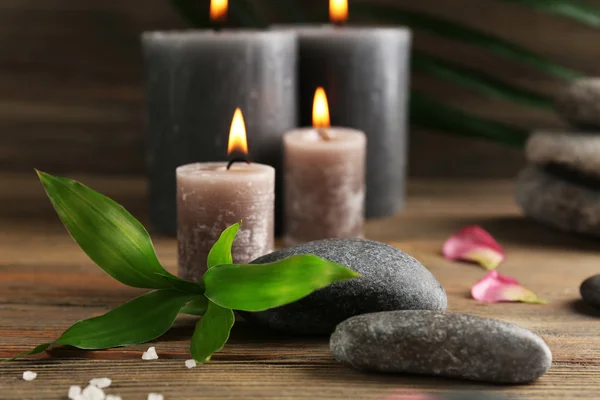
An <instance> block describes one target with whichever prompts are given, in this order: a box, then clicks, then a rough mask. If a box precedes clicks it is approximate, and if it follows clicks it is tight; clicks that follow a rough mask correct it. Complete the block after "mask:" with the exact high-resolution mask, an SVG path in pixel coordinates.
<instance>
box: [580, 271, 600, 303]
mask: <svg viewBox="0 0 600 400" xmlns="http://www.w3.org/2000/svg"><path fill="white" fill-rule="evenodd" d="M579 292H580V293H581V298H582V299H583V301H585V302H586V303H587V304H589V305H590V306H592V307H596V308H600V275H595V276H592V277H591V278H588V279H586V280H585V281H583V283H582V284H581V287H580V288H579Z"/></svg>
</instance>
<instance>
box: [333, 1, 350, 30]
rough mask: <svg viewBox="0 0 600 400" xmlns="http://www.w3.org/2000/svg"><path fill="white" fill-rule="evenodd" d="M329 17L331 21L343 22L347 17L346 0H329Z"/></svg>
mask: <svg viewBox="0 0 600 400" xmlns="http://www.w3.org/2000/svg"><path fill="white" fill-rule="evenodd" d="M329 18H330V19H331V22H333V23H337V24H340V23H344V22H346V20H347V19H348V0H329Z"/></svg>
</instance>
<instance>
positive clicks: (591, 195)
mask: <svg viewBox="0 0 600 400" xmlns="http://www.w3.org/2000/svg"><path fill="white" fill-rule="evenodd" d="M516 201H517V203H518V204H519V205H520V206H521V208H522V209H523V212H524V213H525V215H527V216H528V217H531V218H533V219H535V220H536V221H539V222H542V223H545V224H547V225H550V226H553V227H555V228H558V229H561V230H564V231H566V232H573V233H580V234H585V235H593V236H600V190H598V189H595V188H590V187H587V186H584V185H581V184H578V183H573V182H569V181H567V180H565V179H562V178H559V177H557V176H554V175H553V174H550V173H548V172H546V171H544V170H543V169H542V168H540V167H537V166H529V167H526V168H525V170H523V171H522V172H521V174H520V175H519V177H518V178H517V182H516Z"/></svg>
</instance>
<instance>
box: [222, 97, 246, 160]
mask: <svg viewBox="0 0 600 400" xmlns="http://www.w3.org/2000/svg"><path fill="white" fill-rule="evenodd" d="M234 152H236V153H242V154H244V155H248V139H246V124H245V123H244V116H243V115H242V110H240V109H239V108H238V109H236V110H235V113H234V114H233V120H232V121H231V129H230V130H229V146H227V155H231V154H232V153H234Z"/></svg>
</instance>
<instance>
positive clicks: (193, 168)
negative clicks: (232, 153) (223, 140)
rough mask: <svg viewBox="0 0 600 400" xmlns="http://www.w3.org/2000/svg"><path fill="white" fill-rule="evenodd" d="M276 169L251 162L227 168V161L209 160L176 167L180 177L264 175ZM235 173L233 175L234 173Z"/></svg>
mask: <svg viewBox="0 0 600 400" xmlns="http://www.w3.org/2000/svg"><path fill="white" fill-rule="evenodd" d="M271 170H274V168H273V167H271V166H269V165H266V164H259V163H250V164H233V165H232V167H231V168H230V169H229V170H228V169H227V162H225V161H208V162H194V163H189V164H184V165H181V166H179V167H177V169H176V174H177V176H179V177H194V176H198V177H199V176H217V175H219V176H227V174H229V176H240V175H244V176H252V175H263V174H265V173H266V172H270V171H271ZM232 173H233V175H232Z"/></svg>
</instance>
